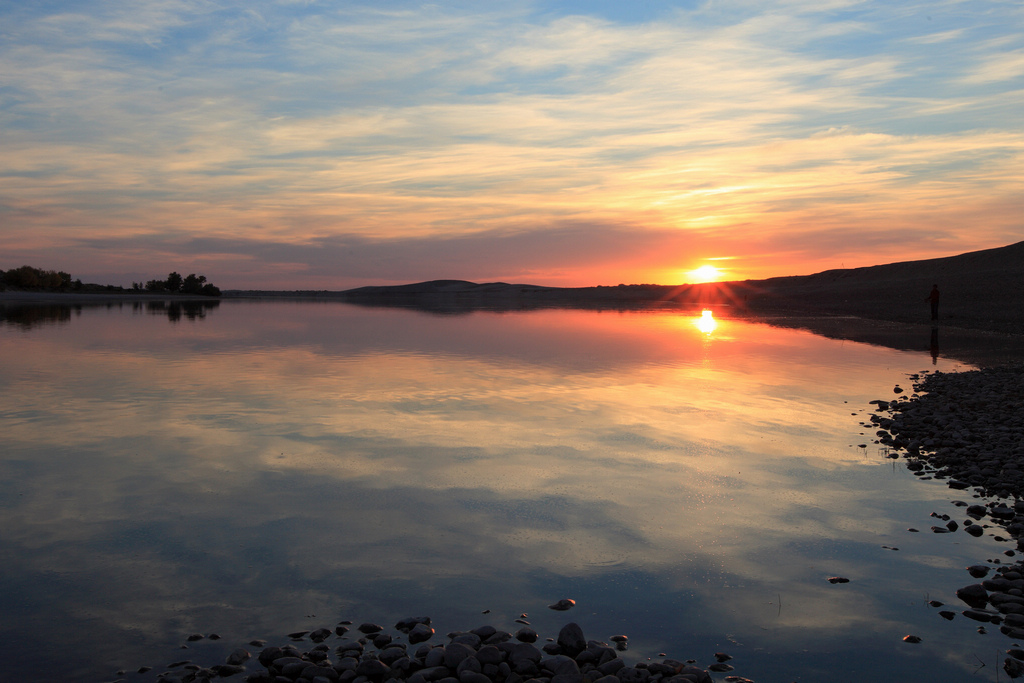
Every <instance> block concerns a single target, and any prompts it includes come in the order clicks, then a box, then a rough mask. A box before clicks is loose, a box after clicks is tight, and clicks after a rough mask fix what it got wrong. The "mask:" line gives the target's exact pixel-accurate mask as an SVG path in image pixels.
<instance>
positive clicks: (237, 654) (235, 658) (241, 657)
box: [224, 647, 252, 666]
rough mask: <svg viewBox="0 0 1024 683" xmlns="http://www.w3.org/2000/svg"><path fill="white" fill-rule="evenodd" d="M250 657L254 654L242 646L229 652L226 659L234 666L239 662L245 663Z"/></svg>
mask: <svg viewBox="0 0 1024 683" xmlns="http://www.w3.org/2000/svg"><path fill="white" fill-rule="evenodd" d="M250 657H252V655H251V654H250V653H249V651H248V650H246V649H245V648H241V647H240V648H238V649H236V650H234V651H232V653H231V654H229V655H228V658H227V659H226V660H224V661H226V662H227V663H228V664H230V665H232V666H236V665H238V664H243V663H245V662H247V661H249V658H250Z"/></svg>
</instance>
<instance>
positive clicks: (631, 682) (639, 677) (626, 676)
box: [615, 666, 651, 683]
mask: <svg viewBox="0 0 1024 683" xmlns="http://www.w3.org/2000/svg"><path fill="white" fill-rule="evenodd" d="M615 675H616V676H618V678H619V681H620V683H647V681H649V680H650V678H651V672H650V671H648V670H647V669H640V668H638V667H635V666H626V667H623V668H621V669H619V671H618V673H616V674H615Z"/></svg>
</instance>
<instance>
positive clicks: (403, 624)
mask: <svg viewBox="0 0 1024 683" xmlns="http://www.w3.org/2000/svg"><path fill="white" fill-rule="evenodd" d="M417 624H426V625H427V626H430V617H406V618H405V619H399V620H398V622H397V623H396V624H395V630H396V631H401V632H402V633H408V632H409V631H411V630H413V629H414V628H416V625H417Z"/></svg>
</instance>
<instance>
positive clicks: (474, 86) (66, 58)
mask: <svg viewBox="0 0 1024 683" xmlns="http://www.w3.org/2000/svg"><path fill="white" fill-rule="evenodd" d="M558 8H559V6H558V5H550V4H549V5H545V6H543V7H541V6H537V5H530V4H526V3H512V4H509V5H507V6H504V7H503V8H501V9H499V10H489V11H483V12H481V11H474V10H469V9H460V8H458V7H451V6H446V7H444V8H441V7H437V6H419V5H412V4H404V3H390V4H388V3H385V4H374V5H345V6H336V5H332V4H321V3H315V2H310V3H295V2H290V3H285V2H281V3H273V2H261V3H247V4H237V3H232V2H205V1H204V2H199V1H195V2H189V1H185V0H182V1H176V2H137V3H122V2H113V1H104V0H98V1H97V2H92V3H84V4H81V5H78V6H77V9H76V11H75V12H73V13H72V12H46V11H43V10H33V9H31V8H28V9H26V8H19V9H11V10H5V11H4V14H5V16H4V17H3V18H4V26H5V29H4V35H5V40H4V43H3V44H2V45H0V73H4V74H5V81H4V84H3V87H2V88H0V124H2V126H0V148H2V150H3V155H4V167H3V169H0V170H2V173H0V205H2V211H3V215H4V216H5V217H7V218H8V220H6V221H5V225H4V227H2V228H0V246H2V248H3V250H4V251H5V252H6V253H8V254H11V255H12V256H11V257H12V258H14V259H15V260H17V261H19V262H20V261H22V260H24V259H22V258H18V257H17V256H14V255H20V256H24V257H25V258H28V257H30V256H31V257H33V258H37V259H38V263H39V265H41V266H49V263H47V261H52V258H46V256H47V253H48V249H53V248H54V247H59V248H60V250H61V258H62V259H67V261H64V262H62V265H61V267H64V268H65V269H72V270H89V269H92V271H93V272H97V270H98V269H99V270H103V269H105V270H106V271H107V272H123V271H124V270H125V268H120V269H118V268H116V266H114V265H113V264H112V261H115V260H116V259H118V258H120V259H122V260H127V259H129V258H131V259H138V260H145V259H147V258H149V259H151V260H156V261H158V260H160V259H161V258H164V257H173V256H174V255H175V254H176V253H179V252H177V251H176V250H177V249H179V248H180V246H174V245H186V244H194V243H197V242H196V240H201V239H217V240H223V241H224V244H229V243H231V244H239V245H242V244H245V245H257V244H263V245H265V247H266V249H267V250H270V251H274V252H277V253H286V252H287V251H288V249H287V248H286V247H287V246H288V245H295V247H296V248H298V249H299V250H301V248H302V247H303V246H304V245H311V244H323V243H342V242H351V241H355V242H358V243H360V244H375V245H386V248H387V253H388V254H389V258H387V259H384V261H386V262H387V264H388V267H387V268H386V269H385V270H382V271H379V272H377V273H376V277H378V278H381V279H385V280H401V279H403V278H405V277H407V276H408V277H412V273H413V272H414V271H416V272H419V270H421V268H419V265H418V264H422V258H423V257H424V254H423V252H422V249H423V245H425V244H427V243H429V242H430V241H431V240H433V241H435V242H437V243H438V244H445V245H448V246H449V247H450V246H451V244H452V241H453V240H456V241H457V240H460V239H466V240H469V242H467V243H473V244H475V245H477V247H476V248H477V249H478V250H477V251H473V250H468V247H467V250H466V251H465V252H464V253H463V252H460V253H462V257H461V258H462V260H455V259H448V260H439V261H435V263H436V264H437V265H441V264H444V265H446V266H449V267H451V268H452V269H454V270H461V271H466V272H473V273H479V277H481V278H487V277H488V273H487V272H483V271H481V269H480V264H483V263H487V262H488V259H487V258H486V254H487V253H488V252H492V251H495V250H500V249H501V248H502V245H504V244H505V242H503V240H504V239H506V237H505V236H507V235H512V234H514V235H520V236H524V237H522V238H521V239H522V240H523V247H522V249H519V250H517V251H516V253H517V254H518V256H519V257H521V258H522V265H521V270H523V271H525V272H526V274H528V275H530V276H532V277H533V278H534V279H535V280H536V281H543V280H545V278H547V279H549V280H550V281H558V282H562V281H563V279H562V278H564V277H573V276H566V275H565V273H566V272H569V271H573V272H575V273H576V275H575V277H594V276H595V274H596V273H597V272H599V271H597V270H589V269H580V270H574V269H573V268H572V267H569V266H568V265H565V267H563V268H561V269H560V270H559V269H558V268H557V267H556V265H555V264H552V263H551V260H550V259H549V258H548V252H546V251H545V249H549V248H550V244H549V240H546V239H545V235H549V234H551V235H555V236H556V238H555V239H556V241H557V236H558V235H562V234H564V230H565V226H566V225H574V226H587V228H586V231H587V232H586V233H585V235H586V236H585V237H582V236H581V239H582V240H584V241H592V242H594V243H595V244H603V243H606V242H607V243H618V241H620V239H621V236H624V235H628V236H629V241H630V242H632V243H634V244H636V245H637V247H636V251H637V252H638V253H641V252H655V253H660V258H652V260H651V262H650V265H649V266H648V271H649V272H652V273H658V274H660V275H662V276H664V275H666V273H667V270H668V269H670V268H672V267H673V266H671V265H669V264H668V263H667V261H669V260H670V259H669V258H668V257H667V255H666V254H664V253H663V252H660V251H659V250H660V248H662V247H663V246H664V245H665V238H666V237H665V236H666V235H675V234H678V235H679V239H678V241H677V244H678V245H679V248H684V249H691V250H692V249H695V248H696V246H695V245H700V248H701V249H705V250H707V251H706V252H701V253H696V252H694V251H688V252H686V253H682V254H678V255H674V256H673V257H672V258H675V259H676V260H677V261H678V268H683V267H686V266H687V265H688V263H685V262H684V261H685V260H686V259H687V258H696V257H699V256H706V257H709V256H735V257H736V259H735V261H734V263H735V266H736V269H737V272H739V273H743V274H746V275H751V276H753V275H757V276H760V275H768V274H785V273H788V272H810V270H813V269H814V268H815V267H816V266H818V265H825V266H826V267H832V265H834V264H833V263H832V262H831V260H832V259H833V258H834V256H835V254H834V250H835V249H836V239H835V235H843V234H847V235H849V238H848V242H847V245H846V246H845V248H844V249H843V250H842V251H843V252H844V256H843V260H844V262H847V263H848V265H852V264H858V265H865V264H867V263H874V262H880V261H882V260H886V259H887V258H893V259H894V260H895V259H900V260H902V259H905V258H910V257H914V255H915V254H918V253H919V254H921V255H922V256H931V255H938V253H948V252H947V250H952V251H960V250H967V249H970V248H975V247H981V246H995V245H997V244H1001V243H1006V242H1009V241H1015V239H1019V237H1020V235H1021V234H1024V225H1022V223H1021V218H1020V216H1021V215H1022V214H1024V212H1022V211H1021V210H1020V209H1021V206H1020V199H1019V197H1020V196H1021V193H1020V187H1021V171H1020V169H1021V168H1024V164H1022V161H1024V159H1022V147H1024V134H1022V131H1021V128H1020V125H1019V115H1017V114H1015V112H1017V113H1018V114H1019V111H1020V105H1022V104H1024V102H1022V101H1021V100H1022V99H1024V95H1022V93H1024V91H1022V90H1021V88H1020V84H1019V80H1020V76H1021V74H1022V73H1024V61H1022V59H1021V57H1020V55H1021V54H1022V53H1021V50H1022V49H1024V38H1021V36H1022V33H1024V32H1022V31H1021V28H1022V24H1024V19H1022V18H1021V16H1020V14H1019V12H1015V11H1014V9H1013V7H1012V6H1011V5H1010V4H1001V3H995V2H984V3H982V2H961V3H951V4H946V5H938V6H934V5H927V6H925V5H921V6H915V5H901V6H899V7H895V8H894V7H890V6H887V5H881V4H874V3H869V2H836V3H833V4H831V5H827V6H825V5H821V4H820V3H813V4H812V3H805V2H792V3H780V4H776V5H773V6H772V7H771V8H768V9H764V8H763V6H762V5H761V4H760V3H757V4H747V3H730V4H729V6H728V7H727V8H723V6H721V5H706V6H700V7H691V8H687V7H678V8H675V9H673V8H671V7H664V8H662V9H661V11H659V12H658V13H657V14H656V15H655V16H645V17H643V18H641V19H639V20H631V21H626V20H623V19H622V18H614V17H612V18H610V17H608V16H600V15H586V14H581V13H580V12H579V8H578V7H570V6H566V7H564V8H563V10H562V11H559V10H558ZM966 17H972V18H971V19H970V20H969V21H968V22H967V23H965V18H966ZM961 220H966V221H967V222H966V223H965V224H963V225H962V226H961V227H960V229H959V230H958V229H954V227H953V224H954V223H957V222H958V221H961ZM938 225H943V226H946V225H948V226H950V227H949V228H948V230H949V233H948V237H947V239H945V240H943V241H936V240H934V239H933V235H934V234H935V230H936V226H938ZM737 231H742V232H744V233H745V234H746V235H748V236H750V235H756V238H753V239H748V240H746V241H745V243H746V244H748V245H756V247H757V248H758V249H760V250H761V251H760V252H754V251H752V250H750V249H744V247H743V243H737V242H738V241H737V240H735V239H734V234H735V233H736V232H737ZM153 234H160V235H164V236H166V237H167V240H166V241H165V242H164V247H165V248H166V249H168V250H169V252H166V253H165V252H156V253H153V254H149V255H148V256H147V252H146V250H145V248H144V247H143V245H145V244H147V243H148V242H147V240H146V237H145V236H146V235H153ZM872 234H874V235H877V236H878V239H871V240H870V241H871V242H872V247H871V249H870V250H865V249H862V248H861V246H860V245H861V244H863V243H864V236H865V235H872ZM854 235H856V236H857V237H856V239H855V238H854V237H853V236H854ZM525 236H530V237H529V239H528V238H527V237H525ZM605 236H607V237H608V239H607V240H605ZM470 238H472V239H470ZM89 239H96V240H101V241H105V242H109V243H110V244H120V245H124V246H123V248H125V249H127V248H128V245H131V244H135V245H137V246H138V248H135V249H132V250H131V251H120V252H110V253H109V254H108V256H107V257H106V261H105V265H103V266H102V268H101V269H100V268H99V266H98V263H99V262H97V261H95V260H91V259H94V258H96V255H95V254H93V252H91V251H90V250H85V251H82V252H78V251H76V247H75V245H81V244H83V242H84V241H86V240H89ZM819 239H820V244H822V245H823V246H822V247H821V248H816V247H815V244H818V243H819ZM740 242H742V241H740ZM794 242H800V243H801V244H802V245H803V246H802V248H800V249H798V250H787V249H779V248H773V247H772V245H783V244H792V243H794ZM909 244H913V245H914V247H913V248H914V249H915V251H913V253H908V252H907V249H908V245H909ZM644 245H646V246H644ZM716 245H718V248H717V249H716ZM826 245H827V246H826ZM382 248H383V247H382ZM726 249H735V250H737V251H735V252H732V253H725V250H726ZM278 250H283V251H278ZM437 251H440V250H431V254H430V255H429V258H431V259H438V258H440V257H439V256H438V255H437V254H436V253H434V252H437ZM49 253H51V254H54V257H55V256H56V253H57V252H55V251H52V252H49ZM241 253H242V255H243V256H244V258H242V259H234V260H232V261H231V263H235V264H237V263H240V262H244V261H245V258H248V256H246V254H247V253H248V252H246V251H244V250H243V252H241ZM620 253H621V252H620ZM87 254H92V255H90V256H87ZM766 254H771V255H772V256H773V258H774V265H772V264H768V263H762V261H763V258H760V257H764V256H765V255H766ZM180 256H181V257H185V256H187V253H186V252H180ZM314 257H315V254H314V255H307V256H303V257H301V258H299V259H298V260H296V261H295V263H296V264H297V266H296V270H297V272H299V273H301V272H306V273H308V274H309V275H310V276H311V277H312V276H314V274H316V273H317V272H318V269H317V266H316V265H315V259H314ZM595 258H596V257H595ZM279 260H280V259H279ZM68 261H70V262H68ZM563 263H566V264H567V263H568V262H563ZM65 264H66V265H65ZM530 264H538V265H534V266H531V265H530ZM541 264H543V265H541ZM9 265H12V264H7V266H9ZM7 266H4V265H3V264H0V267H7ZM223 267H224V269H225V270H224V271H223V272H224V273H225V276H226V277H227V279H228V280H231V279H232V278H235V279H236V282H232V283H231V284H232V285H235V286H248V285H249V284H252V282H251V281H250V280H249V279H248V276H247V275H246V274H245V272H244V271H239V270H233V269H232V268H234V266H231V265H229V263H228V262H227V261H225V262H224V264H223ZM382 267H383V266H382ZM112 268H113V270H111V269H112ZM771 268H774V269H775V272H767V271H769V270H770V269H771ZM505 272H508V271H505ZM601 272H605V273H610V274H613V275H611V277H612V279H618V277H620V276H621V277H625V276H626V275H638V276H639V275H642V272H643V271H642V267H641V266H640V265H638V264H635V263H632V262H629V263H627V261H626V260H623V259H622V258H619V257H617V256H616V255H615V254H614V253H613V254H610V255H608V260H607V261H606V262H605V264H604V270H603V271H601ZM407 274H408V275H407ZM500 274H501V273H498V272H495V273H493V275H494V276H495V277H497V276H499V275H500ZM439 275H442V274H440V273H439ZM366 277H373V275H370V274H368V275H366ZM647 279H653V278H647ZM219 280H220V281H224V280H225V277H224V276H222V277H220V278H219ZM317 281H318V282H320V280H319V278H318V279H317ZM297 284H298V283H297ZM579 284H583V283H582V282H580V283H579Z"/></svg>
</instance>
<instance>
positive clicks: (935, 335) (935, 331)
mask: <svg viewBox="0 0 1024 683" xmlns="http://www.w3.org/2000/svg"><path fill="white" fill-rule="evenodd" d="M931 351H932V365H935V364H936V363H937V362H938V360H939V328H937V327H932V339H931Z"/></svg>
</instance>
